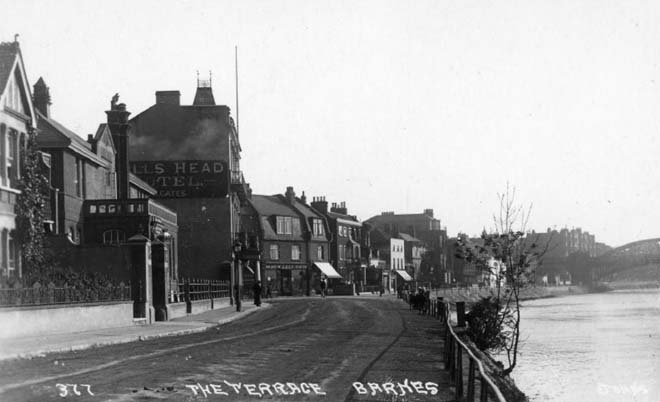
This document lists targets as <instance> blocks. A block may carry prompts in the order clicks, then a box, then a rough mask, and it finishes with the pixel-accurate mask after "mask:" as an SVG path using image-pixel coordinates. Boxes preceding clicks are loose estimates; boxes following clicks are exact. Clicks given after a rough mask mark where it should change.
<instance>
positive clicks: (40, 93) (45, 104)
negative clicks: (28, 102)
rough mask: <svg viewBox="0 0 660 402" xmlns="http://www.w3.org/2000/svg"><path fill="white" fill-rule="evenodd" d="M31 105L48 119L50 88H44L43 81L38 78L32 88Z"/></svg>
mask: <svg viewBox="0 0 660 402" xmlns="http://www.w3.org/2000/svg"><path fill="white" fill-rule="evenodd" d="M32 103H33V104H34V107H35V108H37V110H39V111H40V112H41V114H43V115H44V116H46V117H50V105H52V103H51V101H50V88H48V87H47V86H46V83H45V82H44V79H43V78H42V77H39V80H38V81H37V83H36V84H34V85H33V86H32Z"/></svg>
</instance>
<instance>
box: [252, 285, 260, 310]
mask: <svg viewBox="0 0 660 402" xmlns="http://www.w3.org/2000/svg"><path fill="white" fill-rule="evenodd" d="M252 292H253V293H254V304H255V305H256V306H257V307H261V281H256V282H254V286H252Z"/></svg>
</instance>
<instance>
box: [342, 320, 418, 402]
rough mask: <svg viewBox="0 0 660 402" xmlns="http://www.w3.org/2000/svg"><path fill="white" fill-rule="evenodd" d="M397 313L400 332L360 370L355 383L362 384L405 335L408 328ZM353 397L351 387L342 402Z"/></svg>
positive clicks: (348, 401)
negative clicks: (399, 321)
mask: <svg viewBox="0 0 660 402" xmlns="http://www.w3.org/2000/svg"><path fill="white" fill-rule="evenodd" d="M397 313H398V314H399V319H400V320H401V331H399V333H398V334H397V336H396V337H395V338H394V340H393V341H392V342H390V343H389V344H388V345H387V346H386V347H385V348H384V349H383V350H382V351H381V352H380V353H379V354H378V355H377V356H376V357H375V358H374V359H373V360H372V361H370V362H369V364H368V365H367V367H365V368H364V370H362V372H361V373H360V376H359V377H358V378H357V379H356V382H364V379H365V378H366V376H367V373H369V370H371V369H372V368H373V367H374V365H375V364H376V363H377V362H378V361H379V360H380V359H382V358H383V356H385V353H387V352H388V351H389V350H390V349H392V346H394V345H395V344H396V343H397V342H399V340H400V339H401V337H402V336H403V334H405V333H406V331H407V330H408V326H407V325H406V320H404V319H403V316H402V315H401V312H400V311H398V312H397ZM354 397H355V388H354V387H351V390H350V391H349V392H348V395H346V398H344V402H351V401H352V400H353V398H354Z"/></svg>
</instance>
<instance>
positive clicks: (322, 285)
mask: <svg viewBox="0 0 660 402" xmlns="http://www.w3.org/2000/svg"><path fill="white" fill-rule="evenodd" d="M319 287H320V288H321V297H325V290H326V288H327V287H328V282H327V281H326V279H325V276H321V283H319Z"/></svg>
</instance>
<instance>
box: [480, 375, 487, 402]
mask: <svg viewBox="0 0 660 402" xmlns="http://www.w3.org/2000/svg"><path fill="white" fill-rule="evenodd" d="M480 388H481V392H480V396H479V401H480V402H488V383H487V382H486V378H485V377H484V376H481V387H480Z"/></svg>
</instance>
